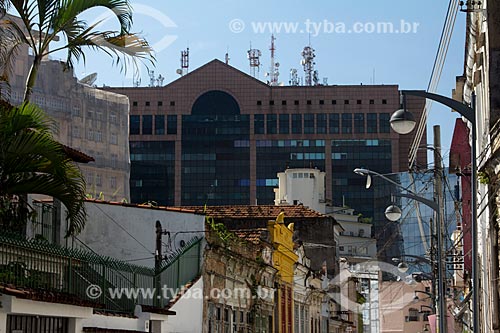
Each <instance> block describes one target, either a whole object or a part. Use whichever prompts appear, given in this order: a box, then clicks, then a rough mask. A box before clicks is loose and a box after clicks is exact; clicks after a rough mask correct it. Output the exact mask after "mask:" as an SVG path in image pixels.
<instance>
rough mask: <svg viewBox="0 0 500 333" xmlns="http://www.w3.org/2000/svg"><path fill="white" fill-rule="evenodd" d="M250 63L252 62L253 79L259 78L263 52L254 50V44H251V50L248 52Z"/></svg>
mask: <svg viewBox="0 0 500 333" xmlns="http://www.w3.org/2000/svg"><path fill="white" fill-rule="evenodd" d="M247 54H248V55H247V56H248V61H249V62H250V73H251V74H252V76H253V77H256V75H257V76H258V73H259V70H260V56H261V55H262V52H260V50H258V49H252V43H250V49H249V50H248V51H247Z"/></svg>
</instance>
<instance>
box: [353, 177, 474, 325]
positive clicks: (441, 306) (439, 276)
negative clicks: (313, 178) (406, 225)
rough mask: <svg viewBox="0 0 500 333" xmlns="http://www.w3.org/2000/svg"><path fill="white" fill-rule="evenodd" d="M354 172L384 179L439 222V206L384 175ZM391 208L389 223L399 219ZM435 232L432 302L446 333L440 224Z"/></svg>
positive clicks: (401, 194) (389, 208) (398, 195)
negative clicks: (435, 303)
mask: <svg viewBox="0 0 500 333" xmlns="http://www.w3.org/2000/svg"><path fill="white" fill-rule="evenodd" d="M354 172H355V173H356V174H359V175H363V176H366V175H375V176H378V177H380V178H382V179H384V180H386V181H388V182H390V183H392V184H394V185H396V186H397V187H399V188H400V189H402V190H404V191H406V192H407V193H398V194H393V196H396V197H403V198H408V199H412V200H415V201H418V202H421V203H423V204H424V205H426V206H427V207H429V208H431V209H432V210H433V211H434V212H435V213H436V217H437V221H441V210H440V209H439V205H438V203H437V202H435V201H432V200H429V199H426V198H424V197H421V196H418V195H416V194H415V193H414V192H412V191H410V190H408V189H406V188H404V187H403V186H401V184H398V183H396V182H395V181H393V180H392V179H389V178H387V177H386V176H384V175H382V174H380V173H378V172H375V171H372V170H368V169H361V168H358V169H354ZM393 206H394V207H396V208H398V209H399V207H397V206H395V205H393V204H392V205H391V206H389V207H388V208H387V209H386V217H387V218H388V219H389V220H390V221H397V219H396V220H392V218H395V217H396V216H397V215H399V217H401V209H399V212H400V213H399V214H398V213H397V209H395V208H394V207H393ZM388 210H389V214H387V211H388ZM388 215H389V216H388ZM436 232H437V235H438V237H437V248H438V251H437V256H436V261H437V270H438V271H437V280H438V290H437V297H434V298H433V300H435V301H436V302H437V305H436V307H437V308H438V309H439V311H438V314H439V332H440V333H446V332H447V331H446V305H445V298H444V295H445V292H444V281H445V279H444V276H443V272H444V266H443V260H442V251H441V249H442V237H439V235H441V226H440V223H438V224H437V228H436ZM476 327H477V326H476Z"/></svg>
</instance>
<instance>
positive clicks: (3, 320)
mask: <svg viewBox="0 0 500 333" xmlns="http://www.w3.org/2000/svg"><path fill="white" fill-rule="evenodd" d="M0 333H7V314H6V313H2V312H0Z"/></svg>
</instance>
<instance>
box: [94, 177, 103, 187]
mask: <svg viewBox="0 0 500 333" xmlns="http://www.w3.org/2000/svg"><path fill="white" fill-rule="evenodd" d="M95 184H96V185H97V186H102V176H101V175H96V176H95Z"/></svg>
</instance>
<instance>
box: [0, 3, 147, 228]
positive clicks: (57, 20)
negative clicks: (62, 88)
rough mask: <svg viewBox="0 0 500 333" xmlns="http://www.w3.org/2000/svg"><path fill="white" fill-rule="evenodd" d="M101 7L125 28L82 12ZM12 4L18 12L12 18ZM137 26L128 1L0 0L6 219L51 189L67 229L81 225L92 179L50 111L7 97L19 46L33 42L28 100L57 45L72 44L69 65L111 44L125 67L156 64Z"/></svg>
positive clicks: (0, 182)
mask: <svg viewBox="0 0 500 333" xmlns="http://www.w3.org/2000/svg"><path fill="white" fill-rule="evenodd" d="M96 7H103V8H107V9H109V10H111V11H112V12H113V14H114V17H116V18H117V19H118V21H119V23H120V31H118V32H117V31H98V30H97V29H96V28H97V25H98V24H99V23H100V22H98V23H96V24H92V25H88V24H87V23H86V22H85V21H83V20H81V19H79V18H78V16H79V15H80V14H82V13H83V12H85V11H87V10H89V9H92V8H96ZM9 9H10V10H12V11H14V12H15V14H17V16H19V18H18V19H9V18H8V17H6V14H7V11H8V10H9ZM131 25H132V9H131V7H130V3H129V1H128V0H0V103H1V105H0V140H1V141H0V155H1V156H0V224H1V223H7V221H11V220H12V218H13V217H14V218H15V217H17V218H18V219H17V220H19V221H21V220H25V217H26V216H27V213H26V211H27V194H29V193H37V194H45V195H49V196H52V197H54V198H56V199H59V200H60V201H61V202H62V203H63V204H64V205H65V206H66V208H67V209H68V220H69V222H70V223H69V228H68V232H67V236H69V235H74V234H77V233H78V232H80V231H81V230H82V228H83V226H84V224H85V217H86V214H85V205H84V200H85V181H84V179H83V176H82V174H81V172H80V170H79V169H78V168H77V167H76V166H75V165H74V164H73V163H72V162H71V161H70V160H69V159H68V158H67V156H66V154H65V152H64V150H63V146H62V145H61V144H59V143H58V142H56V141H55V140H54V139H53V137H52V135H51V134H50V130H51V126H50V124H51V122H50V121H49V120H48V118H47V116H45V114H44V113H43V111H42V110H40V109H39V108H37V107H35V106H33V105H29V104H27V103H25V104H23V105H22V106H20V107H18V108H14V107H12V106H11V105H9V104H7V103H3V102H2V101H1V99H2V94H3V92H4V90H5V89H3V90H2V83H6V84H7V85H8V78H9V72H10V69H11V66H9V64H11V63H12V62H13V60H14V58H15V55H16V50H17V49H18V47H19V46H21V45H28V46H29V47H30V48H31V50H32V53H33V63H32V64H31V68H30V71H29V75H28V79H27V81H26V87H25V92H24V101H25V102H28V101H29V100H30V96H31V93H32V90H33V87H34V86H35V82H36V78H37V74H38V69H39V67H40V64H41V61H42V59H44V58H45V57H47V56H49V55H50V54H52V53H54V52H57V51H61V50H67V60H66V68H67V69H70V68H72V67H73V65H74V63H75V62H76V61H78V60H83V61H85V53H84V48H85V47H89V48H91V49H94V50H100V51H104V52H105V53H106V54H108V55H109V56H111V57H113V58H114V60H115V63H116V64H119V65H121V68H122V70H126V69H127V67H128V65H130V64H132V65H134V68H136V65H137V60H147V61H150V62H151V63H154V56H153V54H152V49H151V48H150V46H149V44H148V43H147V42H146V41H145V40H144V39H142V38H141V37H139V36H138V35H135V34H133V33H130V28H131ZM60 37H62V38H63V40H64V45H63V46H61V47H57V48H55V49H52V50H51V49H50V48H49V45H50V44H51V42H53V41H56V40H58V39H59V38H60ZM16 212H17V213H16ZM19 212H21V213H19ZM9 214H10V215H9ZM1 215H3V217H4V218H3V219H2V217H1ZM19 217H20V218H19ZM2 220H3V221H2ZM8 223H10V222H8ZM4 225H5V224H4Z"/></svg>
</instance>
